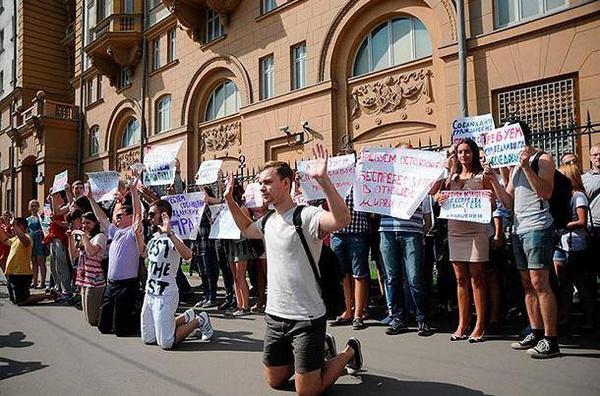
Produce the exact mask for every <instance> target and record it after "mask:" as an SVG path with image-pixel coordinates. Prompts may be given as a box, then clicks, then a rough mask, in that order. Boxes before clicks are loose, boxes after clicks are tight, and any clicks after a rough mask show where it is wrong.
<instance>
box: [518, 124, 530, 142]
mask: <svg viewBox="0 0 600 396" xmlns="http://www.w3.org/2000/svg"><path fill="white" fill-rule="evenodd" d="M517 124H519V126H520V127H521V131H523V138H524V139H525V144H526V145H528V146H530V145H531V135H532V132H531V128H529V125H528V124H527V123H526V122H524V121H517Z"/></svg>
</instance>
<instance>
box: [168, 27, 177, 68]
mask: <svg viewBox="0 0 600 396" xmlns="http://www.w3.org/2000/svg"><path fill="white" fill-rule="evenodd" d="M175 39H176V33H175V29H173V30H169V32H168V33H167V63H171V62H173V61H174V60H175V58H176V57H177V53H176V49H175V48H176V47H175Z"/></svg>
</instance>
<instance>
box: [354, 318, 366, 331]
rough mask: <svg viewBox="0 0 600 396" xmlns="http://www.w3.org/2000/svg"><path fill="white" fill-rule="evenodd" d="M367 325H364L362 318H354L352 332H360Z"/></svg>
mask: <svg viewBox="0 0 600 396" xmlns="http://www.w3.org/2000/svg"><path fill="white" fill-rule="evenodd" d="M366 328H367V325H366V324H365V322H364V320H363V319H362V318H354V320H353V321H352V330H362V329H366Z"/></svg>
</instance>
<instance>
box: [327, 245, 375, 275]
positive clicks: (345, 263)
mask: <svg viewBox="0 0 600 396" xmlns="http://www.w3.org/2000/svg"><path fill="white" fill-rule="evenodd" d="M331 250H333V251H334V253H335V254H336V255H337V256H338V259H339V260H340V265H341V267H342V272H343V273H344V275H352V277H353V278H356V279H360V278H367V277H369V276H370V272H369V234H332V235H331Z"/></svg>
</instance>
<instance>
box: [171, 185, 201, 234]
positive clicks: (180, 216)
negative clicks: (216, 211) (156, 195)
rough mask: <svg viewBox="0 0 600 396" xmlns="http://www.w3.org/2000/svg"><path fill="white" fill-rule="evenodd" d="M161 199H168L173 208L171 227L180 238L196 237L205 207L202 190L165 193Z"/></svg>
mask: <svg viewBox="0 0 600 396" xmlns="http://www.w3.org/2000/svg"><path fill="white" fill-rule="evenodd" d="M162 199H164V200H166V201H169V203H170V204H171V207H172V209H173V215H172V216H171V228H172V229H173V232H175V233H176V234H177V235H179V236H180V237H181V239H196V236H197V234H198V226H199V225H200V221H201V220H202V214H203V213H204V208H205V207H206V202H205V200H204V199H205V194H204V192H202V191H200V192H193V193H188V194H177V195H167V196H164V197H162Z"/></svg>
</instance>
